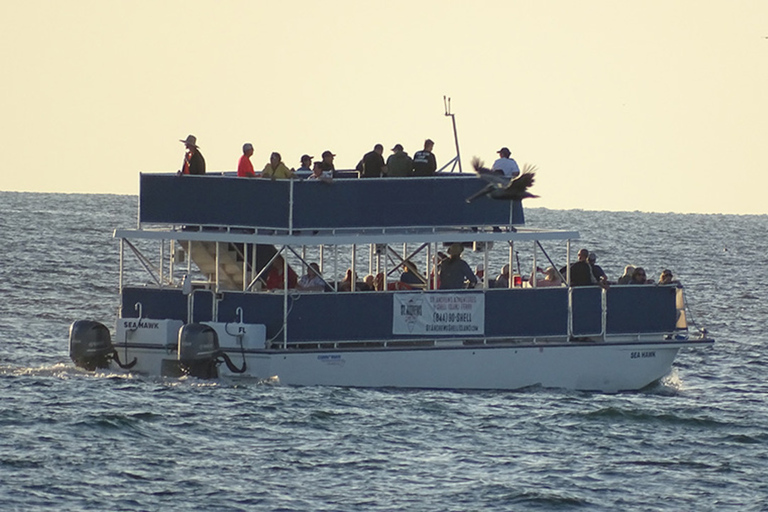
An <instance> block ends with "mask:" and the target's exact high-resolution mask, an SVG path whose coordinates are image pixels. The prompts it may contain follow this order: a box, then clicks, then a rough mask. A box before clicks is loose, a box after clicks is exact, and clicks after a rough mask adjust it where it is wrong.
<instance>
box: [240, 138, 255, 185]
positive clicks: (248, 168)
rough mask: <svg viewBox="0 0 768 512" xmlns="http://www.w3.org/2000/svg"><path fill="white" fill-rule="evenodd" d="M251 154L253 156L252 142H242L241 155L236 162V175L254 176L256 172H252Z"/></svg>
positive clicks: (242, 176)
mask: <svg viewBox="0 0 768 512" xmlns="http://www.w3.org/2000/svg"><path fill="white" fill-rule="evenodd" d="M251 156H253V144H251V143H250V142H246V143H245V144H243V156H241V157H240V160H239V161H238V162H237V175H238V176H239V177H241V178H255V177H256V173H255V172H253V164H252V163H251Z"/></svg>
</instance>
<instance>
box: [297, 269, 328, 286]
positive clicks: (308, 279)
mask: <svg viewBox="0 0 768 512" xmlns="http://www.w3.org/2000/svg"><path fill="white" fill-rule="evenodd" d="M297 288H298V289H299V290H305V291H311V292H321V291H323V290H325V282H324V281H323V279H322V278H321V277H320V266H319V265H318V264H317V263H310V264H309V266H308V267H307V273H306V274H304V275H303V276H301V279H299V282H298V284H297Z"/></svg>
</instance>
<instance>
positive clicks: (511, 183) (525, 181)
mask: <svg viewBox="0 0 768 512" xmlns="http://www.w3.org/2000/svg"><path fill="white" fill-rule="evenodd" d="M484 165H485V164H484V163H483V161H482V160H480V159H479V158H478V157H474V158H472V167H473V168H474V170H475V173H476V174H477V176H478V178H482V179H484V180H485V181H487V182H488V185H486V186H485V187H483V188H482V189H480V190H479V191H477V192H475V193H474V194H472V195H471V196H469V197H468V198H467V202H468V203H471V202H472V201H474V200H475V199H477V198H478V197H480V196H484V195H487V196H489V197H490V198H491V199H502V200H506V201H512V200H513V199H525V198H527V197H539V196H537V195H534V194H531V193H530V192H528V189H529V188H530V187H531V185H533V181H534V177H535V176H536V166H535V165H531V164H525V165H523V172H521V173H520V175H519V176H517V177H516V178H512V179H510V178H507V177H506V176H504V175H502V174H498V172H497V171H492V170H490V169H488V168H486V167H484Z"/></svg>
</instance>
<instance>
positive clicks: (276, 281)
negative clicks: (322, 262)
mask: <svg viewBox="0 0 768 512" xmlns="http://www.w3.org/2000/svg"><path fill="white" fill-rule="evenodd" d="M463 251H464V246H463V245H462V244H460V243H454V244H451V245H450V246H449V247H448V249H447V253H448V254H447V255H446V254H444V253H442V252H438V254H437V256H436V257H435V267H433V269H432V271H431V273H430V275H429V276H423V275H421V274H420V273H419V270H418V267H417V266H416V264H415V263H413V262H412V261H411V260H409V259H405V260H403V261H402V262H401V264H400V267H401V269H402V273H401V274H400V278H399V280H394V281H390V282H387V281H386V279H385V277H384V273H383V272H379V273H378V274H376V275H373V274H368V275H367V276H365V278H364V279H363V280H362V281H358V279H357V274H356V273H355V272H353V270H352V269H351V268H350V269H347V271H346V274H345V276H344V279H342V280H341V281H339V282H338V286H337V289H338V290H339V291H384V290H413V289H417V290H418V289H422V290H423V289H433V288H437V289H439V290H458V289H465V288H475V287H479V286H482V285H483V282H484V281H485V272H484V268H483V265H482V264H480V265H478V266H477V269H476V270H475V271H474V272H473V271H472V269H471V267H470V266H469V264H468V263H467V262H466V261H464V260H463V259H462V258H461V254H462V252H463ZM596 260H597V257H596V256H595V253H591V252H589V251H588V250H587V249H581V250H580V251H579V253H578V259H577V261H576V262H574V263H572V264H571V266H570V277H571V286H596V285H597V286H602V287H605V288H607V287H608V286H609V285H611V284H622V285H624V284H628V285H636V284H654V281H653V280H651V279H648V278H647V276H646V273H645V270H644V269H643V268H642V267H634V266H632V265H627V266H626V267H625V270H624V274H623V275H622V276H621V277H620V278H619V279H618V280H617V281H615V282H613V281H609V280H608V278H607V276H606V274H605V272H604V271H603V269H602V268H601V267H600V265H598V264H597V263H596ZM284 263H285V262H284V260H283V258H282V256H279V255H278V256H276V257H275V260H274V261H273V263H272V265H271V267H270V268H269V269H268V271H267V273H266V275H265V278H264V285H265V288H266V289H268V290H275V289H283V287H284V286H285V277H284V266H285V265H284ZM435 271H436V273H437V275H435ZM567 271H568V269H567V268H566V267H562V268H561V269H560V270H559V271H558V270H557V269H555V267H547V268H546V269H541V268H539V267H537V269H536V274H534V275H532V276H531V277H530V279H528V281H527V284H528V285H529V286H531V287H533V286H535V287H537V288H546V287H556V286H562V285H564V282H565V279H566V276H567ZM537 274H541V275H543V277H541V278H538V276H537ZM510 279H513V282H512V287H519V286H522V285H523V282H522V279H521V278H520V276H518V275H515V276H511V275H510V269H509V264H505V265H504V266H503V267H502V268H501V272H500V273H499V275H498V276H497V277H496V278H495V279H489V280H488V287H489V288H509V287H510ZM433 280H434V281H433ZM534 280H535V281H534ZM287 284H288V288H290V289H294V288H296V289H299V290H304V291H330V290H332V289H333V286H332V285H331V284H330V282H328V281H326V280H325V279H324V278H323V277H322V274H321V271H320V267H319V265H318V264H317V263H310V264H309V265H308V266H307V271H306V274H304V275H303V276H302V277H301V278H299V277H298V276H297V275H296V273H295V272H294V271H293V270H292V269H291V268H290V266H289V267H288V283H287ZM657 284H661V285H663V284H679V281H677V280H675V279H674V276H673V275H672V272H671V271H670V270H668V269H664V270H663V271H662V272H661V275H660V276H659V280H658V282H657Z"/></svg>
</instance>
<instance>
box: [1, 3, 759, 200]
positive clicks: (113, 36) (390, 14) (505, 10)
mask: <svg viewBox="0 0 768 512" xmlns="http://www.w3.org/2000/svg"><path fill="white" fill-rule="evenodd" d="M766 36H768V2H766V1H764V0H759V1H741V0H735V1H733V0H731V1H710V2H702V1H700V0H677V1H676V0H651V1H643V2H623V1H615V0H605V1H595V0H584V1H580V2H575V1H573V0H550V1H546V0H545V1H537V2H534V1H515V0H499V1H477V2H468V1H446V0H436V1H408V2H406V1H399V0H398V1H387V2H381V3H375V4H374V3H372V2H365V1H359V0H357V1H352V0H350V1H334V0H329V1H326V2H319V1H290V0H283V1H281V2H266V1H239V0H223V1H216V2H214V1H202V0H184V1H143V0H138V1H137V0H131V1H109V0H94V1H86V0H67V1H53V0H52V1H36V0H25V1H10V0H0V66H2V70H3V76H2V78H1V79H0V80H2V94H0V113H1V116H0V119H1V121H0V164H1V165H2V173H0V190H6V191H45V192H89V193H90V192H93V193H119V194H136V193H137V187H138V173H139V172H140V171H142V172H169V171H176V170H177V169H178V168H179V166H180V163H181V160H182V156H183V152H184V147H183V145H182V144H181V143H180V142H178V140H179V139H182V138H185V137H186V136H187V134H190V133H192V134H195V135H196V136H197V138H198V144H199V145H200V148H201V150H202V153H203V154H204V155H205V158H206V160H207V163H208V169H209V170H231V169H234V167H235V165H236V162H237V159H238V158H239V156H240V154H241V149H240V148H241V146H242V144H243V143H244V142H252V143H253V144H254V146H255V148H256V151H255V154H254V156H253V158H252V160H253V162H254V166H255V167H257V168H261V167H262V166H263V165H264V164H265V163H266V162H267V160H268V157H269V153H270V152H272V151H279V152H281V153H282V154H283V157H284V160H286V161H287V163H288V164H289V165H290V166H298V159H299V156H300V155H301V154H302V153H305V152H306V153H309V154H310V155H314V156H316V157H319V155H320V153H321V152H322V151H323V150H324V149H331V150H333V151H334V152H335V153H336V154H337V157H336V161H337V167H342V168H351V167H353V166H354V165H355V164H356V163H357V161H358V160H359V159H360V157H361V156H362V155H363V154H364V153H365V152H367V151H369V150H370V149H371V147H372V146H373V145H374V144H375V143H377V142H381V143H382V144H384V145H385V147H386V148H387V154H389V151H388V148H390V147H392V145H394V144H395V143H398V142H399V143H402V144H403V145H404V146H405V149H406V151H408V152H409V153H410V154H413V153H414V152H415V151H416V150H418V149H420V146H421V144H422V143H423V140H424V139H425V138H426V137H430V138H432V139H434V140H435V142H436V145H435V154H436V156H437V159H438V165H442V164H443V163H445V162H447V161H448V160H450V159H451V158H452V157H453V156H454V154H455V150H454V143H453V135H452V130H451V124H450V121H449V119H448V118H446V117H445V116H444V115H443V95H449V96H451V97H452V99H453V101H452V106H453V110H454V112H455V113H456V119H457V123H458V130H459V141H460V144H461V152H462V157H463V158H462V161H463V164H464V166H465V168H468V167H469V161H470V158H471V157H472V156H475V155H476V156H479V157H481V158H483V159H484V160H486V161H487V162H490V161H491V160H493V159H494V158H496V153H495V152H496V151H497V150H498V149H499V148H500V147H501V146H508V147H509V148H510V149H511V150H512V154H513V157H514V158H516V159H517V161H518V162H519V163H521V164H522V163H526V162H528V163H533V164H536V165H537V166H538V167H539V170H540V172H539V177H538V182H537V184H536V186H535V191H536V193H538V194H539V195H541V198H540V199H536V200H532V201H531V202H530V203H529V205H530V206H543V207H548V208H556V209H566V208H583V209H592V210H594V209H597V210H643V211H661V212H666V211H676V212H708V213H714V212H722V213H761V214H765V213H768V201H766V200H765V199H764V194H765V191H766V189H768V168H767V167H768V166H767V165H766V163H768V157H766V149H765V146H766V144H765V142H764V140H763V139H764V138H765V136H766V133H768V130H767V129H766V128H768V100H767V99H766V91H768V59H767V57H768V39H766Z"/></svg>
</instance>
